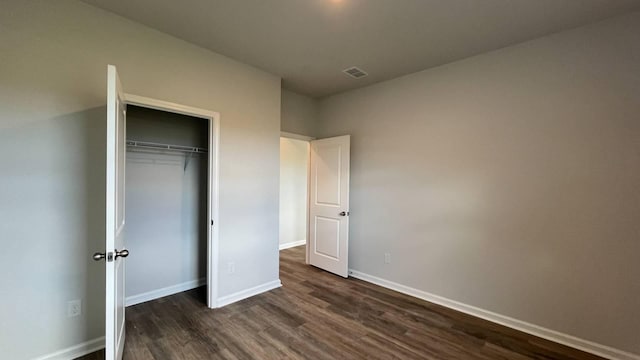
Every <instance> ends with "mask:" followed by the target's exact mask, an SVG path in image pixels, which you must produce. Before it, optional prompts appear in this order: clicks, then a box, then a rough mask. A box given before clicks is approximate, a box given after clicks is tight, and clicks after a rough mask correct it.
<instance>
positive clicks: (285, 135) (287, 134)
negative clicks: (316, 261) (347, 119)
mask: <svg viewBox="0 0 640 360" xmlns="http://www.w3.org/2000/svg"><path fill="white" fill-rule="evenodd" d="M280 137H281V138H287V139H294V140H302V141H306V142H307V143H308V145H309V146H308V148H307V205H306V209H307V219H306V220H307V221H306V223H307V229H306V234H307V236H306V237H307V243H306V244H305V252H304V263H305V264H307V265H309V246H308V245H309V205H310V204H309V199H310V195H309V191H311V181H310V180H311V141H312V140H316V138H314V137H311V136H306V135H300V134H294V133H290V132H286V131H281V132H280Z"/></svg>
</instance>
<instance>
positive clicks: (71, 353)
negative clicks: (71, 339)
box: [34, 336, 104, 360]
mask: <svg viewBox="0 0 640 360" xmlns="http://www.w3.org/2000/svg"><path fill="white" fill-rule="evenodd" d="M100 349H104V336H103V337H99V338H97V339H93V340H89V341H86V342H83V343H81V344H78V345H74V346H70V347H68V348H66V349H62V350H58V351H56V352H53V353H51V354H47V355H42V356H40V357H37V358H35V359H34V360H68V359H76V358H79V357H80V356H84V355H87V354H91V353H92V352H94V351H98V350H100Z"/></svg>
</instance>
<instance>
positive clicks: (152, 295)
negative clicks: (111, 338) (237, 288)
mask: <svg viewBox="0 0 640 360" xmlns="http://www.w3.org/2000/svg"><path fill="white" fill-rule="evenodd" d="M203 285H207V278H202V279H198V280H191V281H186V282H183V283H181V284H176V285H171V286H167V287H164V288H161V289H157V290H152V291H147V292H145V293H142V294H138V295H132V296H127V298H126V299H125V301H124V306H131V305H137V304H141V303H143V302H147V301H151V300H155V299H159V298H161V297H165V296H169V295H173V294H177V293H180V292H183V291H187V290H191V289H195V288H198V287H200V286H203Z"/></svg>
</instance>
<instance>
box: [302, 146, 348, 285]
mask: <svg viewBox="0 0 640 360" xmlns="http://www.w3.org/2000/svg"><path fill="white" fill-rule="evenodd" d="M350 141H351V138H350V136H349V135H346V136H338V137H334V138H329V139H321V140H314V141H311V158H310V181H309V188H310V192H309V196H310V199H309V220H310V221H309V225H310V226H309V263H310V264H311V265H314V266H317V267H319V268H321V269H324V270H327V271H329V272H332V273H334V274H337V275H340V276H343V277H347V276H348V269H349V264H348V260H349V251H348V250H349V156H350Z"/></svg>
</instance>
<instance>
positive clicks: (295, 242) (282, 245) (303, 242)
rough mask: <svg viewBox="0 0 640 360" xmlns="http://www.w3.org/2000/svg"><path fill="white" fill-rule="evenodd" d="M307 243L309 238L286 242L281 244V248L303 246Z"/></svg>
mask: <svg viewBox="0 0 640 360" xmlns="http://www.w3.org/2000/svg"><path fill="white" fill-rule="evenodd" d="M306 244H307V240H299V241H294V242H290V243H286V244H280V250H284V249H289V248H292V247H296V246H302V245H306Z"/></svg>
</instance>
